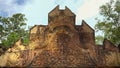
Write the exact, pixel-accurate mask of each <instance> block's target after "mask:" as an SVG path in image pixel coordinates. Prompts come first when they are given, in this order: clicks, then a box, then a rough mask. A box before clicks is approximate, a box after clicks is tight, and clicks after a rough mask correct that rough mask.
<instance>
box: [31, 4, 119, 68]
mask: <svg viewBox="0 0 120 68" xmlns="http://www.w3.org/2000/svg"><path fill="white" fill-rule="evenodd" d="M75 17H76V15H75V14H74V13H73V12H72V11H71V10H70V9H69V8H68V7H65V9H64V10H61V9H59V6H56V7H55V8H54V9H53V10H52V11H51V12H49V14H48V25H35V26H33V27H32V28H31V29H30V42H31V43H32V42H34V43H36V44H38V45H36V48H40V49H42V51H41V54H39V55H38V57H37V58H36V60H34V61H33V64H32V66H33V67H34V66H43V67H44V66H48V67H61V66H62V67H67V66H68V67H76V66H78V67H79V66H99V65H100V66H101V65H103V66H104V65H106V64H107V60H106V55H108V54H109V53H111V52H114V53H118V48H117V47H115V46H114V45H113V44H112V43H111V42H110V41H109V40H107V39H105V40H104V42H103V45H101V46H99V45H96V44H95V34H94V29H92V28H91V27H90V26H89V25H88V24H87V23H86V22H85V21H84V20H82V25H75ZM116 58H117V57H116ZM38 61H40V63H37V62H38Z"/></svg>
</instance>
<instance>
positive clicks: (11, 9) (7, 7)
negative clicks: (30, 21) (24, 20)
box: [0, 0, 30, 16]
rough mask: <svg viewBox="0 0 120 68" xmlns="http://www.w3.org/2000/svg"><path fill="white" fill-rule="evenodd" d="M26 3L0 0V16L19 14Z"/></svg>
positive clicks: (17, 0)
mask: <svg viewBox="0 0 120 68" xmlns="http://www.w3.org/2000/svg"><path fill="white" fill-rule="evenodd" d="M29 1H30V0H29ZM27 2H28V0H0V16H10V15H12V14H14V13H16V12H20V11H21V10H22V9H23V5H25V4H26V3H27Z"/></svg>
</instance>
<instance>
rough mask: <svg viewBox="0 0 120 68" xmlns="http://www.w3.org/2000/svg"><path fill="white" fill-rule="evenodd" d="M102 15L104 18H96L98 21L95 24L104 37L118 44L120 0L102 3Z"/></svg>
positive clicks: (119, 40) (119, 42) (119, 34)
mask: <svg viewBox="0 0 120 68" xmlns="http://www.w3.org/2000/svg"><path fill="white" fill-rule="evenodd" d="M100 15H101V16H102V17H103V19H96V20H97V21H98V22H97V24H96V25H95V29H96V31H102V32H103V33H104V36H103V38H107V39H109V40H110V41H111V42H113V43H114V44H116V45H118V44H120V1H119V0H117V1H114V0H111V1H110V2H109V3H106V4H105V5H102V6H101V7H100ZM99 38H100V37H99ZM99 38H96V39H99Z"/></svg>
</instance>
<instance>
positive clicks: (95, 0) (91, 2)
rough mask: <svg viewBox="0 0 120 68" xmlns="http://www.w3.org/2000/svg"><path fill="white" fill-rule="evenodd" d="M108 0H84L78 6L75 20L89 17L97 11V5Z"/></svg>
mask: <svg viewBox="0 0 120 68" xmlns="http://www.w3.org/2000/svg"><path fill="white" fill-rule="evenodd" d="M109 1H110V0H84V3H83V4H82V5H81V6H80V7H79V8H78V11H77V15H78V16H77V20H81V19H87V18H91V17H93V16H96V15H97V14H98V13H99V7H100V6H101V5H103V4H105V3H106V2H109Z"/></svg>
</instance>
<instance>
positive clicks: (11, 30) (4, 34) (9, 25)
mask: <svg viewBox="0 0 120 68" xmlns="http://www.w3.org/2000/svg"><path fill="white" fill-rule="evenodd" d="M26 20H27V19H26V18H25V15H24V14H21V13H18V14H14V15H13V16H12V17H0V40H1V41H2V45H4V46H5V47H11V46H12V45H13V44H14V43H15V42H16V41H17V40H19V39H20V38H23V42H24V43H25V44H27V43H28V41H29V40H28V35H29V33H28V31H26V30H25V26H26V23H25V21H26ZM24 39H25V40H24Z"/></svg>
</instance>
